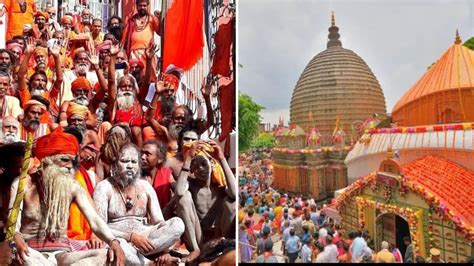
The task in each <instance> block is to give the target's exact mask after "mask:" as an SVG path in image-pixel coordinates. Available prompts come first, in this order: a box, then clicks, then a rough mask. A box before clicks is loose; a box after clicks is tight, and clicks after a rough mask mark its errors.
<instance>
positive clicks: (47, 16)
mask: <svg viewBox="0 0 474 266" xmlns="http://www.w3.org/2000/svg"><path fill="white" fill-rule="evenodd" d="M36 17H44V18H45V19H46V20H48V19H49V14H48V13H46V12H41V11H36V13H35V18H36Z"/></svg>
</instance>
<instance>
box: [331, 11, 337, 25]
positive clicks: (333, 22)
mask: <svg viewBox="0 0 474 266" xmlns="http://www.w3.org/2000/svg"><path fill="white" fill-rule="evenodd" d="M331 26H336V18H335V17H334V11H332V15H331Z"/></svg>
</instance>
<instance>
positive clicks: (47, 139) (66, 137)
mask: <svg viewBox="0 0 474 266" xmlns="http://www.w3.org/2000/svg"><path fill="white" fill-rule="evenodd" d="M78 152H79V143H78V142H77V139H76V137H74V136H73V135H71V134H68V133H64V132H63V128H62V127H57V128H56V129H55V130H54V131H53V132H52V133H51V134H48V135H46V136H42V137H40V138H38V139H37V140H36V147H35V156H36V157H37V158H38V159H39V160H43V158H45V157H49V156H53V155H57V154H70V155H76V154H77V153H78Z"/></svg>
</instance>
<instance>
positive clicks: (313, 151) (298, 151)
mask: <svg viewBox="0 0 474 266" xmlns="http://www.w3.org/2000/svg"><path fill="white" fill-rule="evenodd" d="M351 149H352V146H345V147H344V148H336V147H322V148H319V149H309V148H306V149H290V148H278V147H276V148H273V149H272V152H281V153H286V154H301V153H303V154H318V153H322V152H332V151H350V150H351Z"/></svg>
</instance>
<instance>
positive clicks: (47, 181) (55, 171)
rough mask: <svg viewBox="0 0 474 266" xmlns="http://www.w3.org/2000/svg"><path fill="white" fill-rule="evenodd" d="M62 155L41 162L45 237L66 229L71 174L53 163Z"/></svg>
mask: <svg viewBox="0 0 474 266" xmlns="http://www.w3.org/2000/svg"><path fill="white" fill-rule="evenodd" d="M61 156H62V155H61V154H59V155H53V156H49V157H46V158H44V159H43V161H42V178H41V184H42V189H43V193H44V194H43V195H44V199H43V203H44V204H45V206H43V208H42V213H43V222H44V224H43V225H44V228H45V229H46V235H47V236H48V235H56V234H58V233H60V231H61V230H62V229H65V228H67V222H68V218H69V205H70V203H71V190H72V183H73V182H72V180H73V177H74V176H73V174H72V173H70V172H69V171H67V168H66V169H65V168H64V167H59V166H57V165H56V164H55V161H57V160H59V158H60V157H61ZM59 188H60V189H59Z"/></svg>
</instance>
